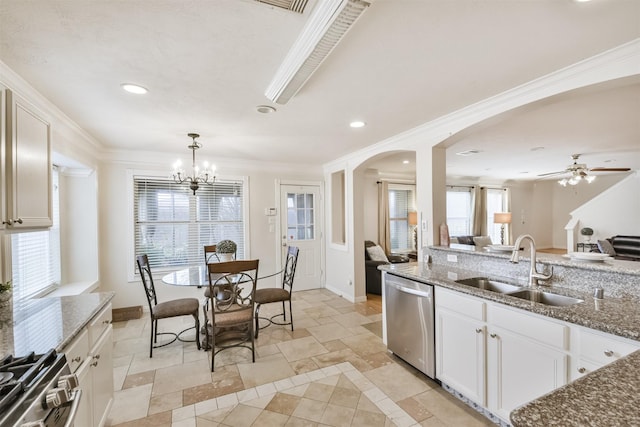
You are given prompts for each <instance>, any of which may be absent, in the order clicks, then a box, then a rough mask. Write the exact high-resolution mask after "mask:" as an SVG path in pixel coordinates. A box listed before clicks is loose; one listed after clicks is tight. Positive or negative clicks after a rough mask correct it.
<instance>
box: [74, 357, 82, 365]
mask: <svg viewBox="0 0 640 427" xmlns="http://www.w3.org/2000/svg"><path fill="white" fill-rule="evenodd" d="M81 360H82V357H80V356H76V357H74V358H73V359H71V361H72V362H76V363H77V362H80V361H81Z"/></svg>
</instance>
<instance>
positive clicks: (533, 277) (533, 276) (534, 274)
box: [511, 234, 553, 286]
mask: <svg viewBox="0 0 640 427" xmlns="http://www.w3.org/2000/svg"><path fill="white" fill-rule="evenodd" d="M525 239H527V240H529V248H530V251H531V268H530V269H529V283H528V284H527V285H528V286H536V285H538V284H539V283H538V280H549V279H551V276H552V275H553V266H551V272H550V273H549V274H548V275H546V274H544V273H538V271H537V270H536V242H535V241H534V240H533V237H531V236H530V235H528V234H523V235H521V236H518V238H517V239H516V242H515V246H514V248H513V253H512V254H511V262H512V263H514V264H517V263H518V261H519V260H520V253H519V251H520V244H521V243H522V241H523V240H525Z"/></svg>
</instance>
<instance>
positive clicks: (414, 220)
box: [409, 211, 418, 225]
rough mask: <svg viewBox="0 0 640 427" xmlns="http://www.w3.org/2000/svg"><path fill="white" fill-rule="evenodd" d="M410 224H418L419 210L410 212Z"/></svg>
mask: <svg viewBox="0 0 640 427" xmlns="http://www.w3.org/2000/svg"><path fill="white" fill-rule="evenodd" d="M409 225H418V212H415V211H413V212H409Z"/></svg>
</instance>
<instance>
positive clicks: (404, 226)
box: [389, 184, 414, 252]
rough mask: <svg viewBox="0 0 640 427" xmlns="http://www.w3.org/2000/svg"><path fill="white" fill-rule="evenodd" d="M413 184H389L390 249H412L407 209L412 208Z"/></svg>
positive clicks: (411, 235) (393, 250)
mask: <svg viewBox="0 0 640 427" xmlns="http://www.w3.org/2000/svg"><path fill="white" fill-rule="evenodd" d="M413 192H414V186H412V185H399V184H394V185H389V237H390V238H391V251H392V252H395V251H407V250H412V249H413V233H412V230H411V228H410V226H409V211H412V210H414V209H413V206H414V196H413Z"/></svg>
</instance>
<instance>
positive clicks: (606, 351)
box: [604, 350, 613, 357]
mask: <svg viewBox="0 0 640 427" xmlns="http://www.w3.org/2000/svg"><path fill="white" fill-rule="evenodd" d="M604 355H605V356H607V357H613V350H605V351H604Z"/></svg>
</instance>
